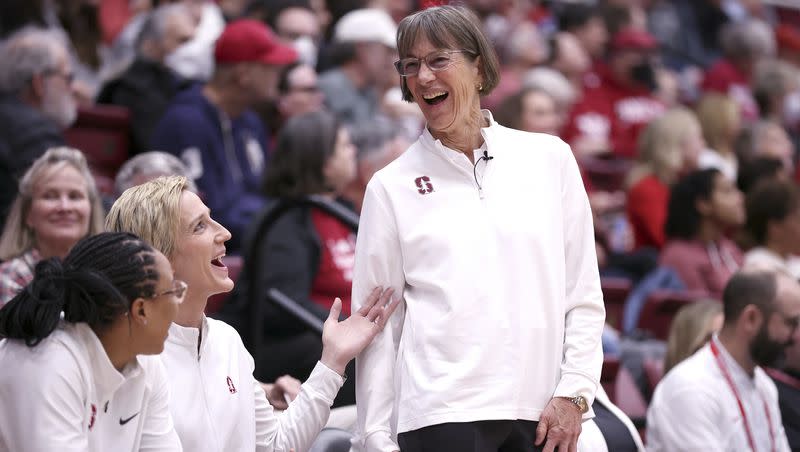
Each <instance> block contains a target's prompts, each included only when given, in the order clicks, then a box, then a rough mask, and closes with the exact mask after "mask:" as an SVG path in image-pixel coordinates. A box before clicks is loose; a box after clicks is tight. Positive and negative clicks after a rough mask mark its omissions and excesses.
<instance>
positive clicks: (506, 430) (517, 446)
mask: <svg viewBox="0 0 800 452" xmlns="http://www.w3.org/2000/svg"><path fill="white" fill-rule="evenodd" d="M538 424H539V423H538V422H534V421H520V420H516V421H476V422H451V423H446V424H437V425H431V426H428V427H423V428H421V429H418V430H412V431H410V432H403V433H400V434H399V435H397V440H398V442H399V443H400V450H401V451H402V452H443V451H453V452H536V451H541V450H542V447H536V446H535V445H534V444H533V442H534V441H535V440H536V426H537V425H538ZM542 446H544V444H542Z"/></svg>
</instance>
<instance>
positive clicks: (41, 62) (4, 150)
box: [0, 28, 77, 226]
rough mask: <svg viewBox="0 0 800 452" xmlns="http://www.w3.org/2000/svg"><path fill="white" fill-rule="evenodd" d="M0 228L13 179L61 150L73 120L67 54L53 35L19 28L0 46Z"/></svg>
mask: <svg viewBox="0 0 800 452" xmlns="http://www.w3.org/2000/svg"><path fill="white" fill-rule="evenodd" d="M0 62H2V63H0V226H2V224H3V223H4V222H5V217H6V214H7V211H8V207H9V206H10V205H11V202H12V201H13V200H14V198H15V197H16V196H17V185H18V181H19V177H21V175H22V174H23V173H24V172H25V170H27V169H28V167H29V166H30V165H31V164H32V163H33V161H34V160H36V159H37V158H38V157H40V156H41V155H42V154H44V152H45V151H46V150H47V149H49V148H51V147H54V146H62V145H63V144H64V138H63V136H62V134H61V132H62V131H63V130H64V129H66V128H67V127H69V126H70V125H71V124H72V123H73V122H74V121H75V117H76V116H77V104H76V101H75V99H74V98H73V95H72V79H73V73H72V68H71V65H70V59H69V54H68V53H67V50H66V48H65V47H64V45H63V44H62V42H61V40H60V39H59V37H58V35H56V34H54V33H52V32H50V31H46V30H43V29H38V28H25V29H22V30H20V31H18V32H17V33H15V34H13V35H11V36H10V37H9V38H8V39H6V40H5V41H4V42H2V44H1V45H0Z"/></svg>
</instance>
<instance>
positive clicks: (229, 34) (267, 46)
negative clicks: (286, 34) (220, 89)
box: [214, 19, 297, 65]
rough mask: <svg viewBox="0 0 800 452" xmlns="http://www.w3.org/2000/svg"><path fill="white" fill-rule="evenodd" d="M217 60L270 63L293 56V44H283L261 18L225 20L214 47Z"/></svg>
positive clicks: (223, 61)
mask: <svg viewBox="0 0 800 452" xmlns="http://www.w3.org/2000/svg"><path fill="white" fill-rule="evenodd" d="M214 60H215V61H216V62H217V64H226V63H243V62H258V63H266V64H274V65H283V64H289V63H293V62H294V61H295V60H297V52H296V51H295V50H294V48H292V47H290V46H288V45H286V44H284V43H283V42H281V40H280V39H278V37H277V36H275V34H274V33H272V30H270V29H269V27H267V26H266V25H264V23H263V22H261V21H258V20H252V19H242V20H237V21H235V22H231V23H230V24H228V25H227V26H226V27H225V29H224V30H223V31H222V34H221V35H220V37H219V38H218V39H217V43H216V45H215V47H214Z"/></svg>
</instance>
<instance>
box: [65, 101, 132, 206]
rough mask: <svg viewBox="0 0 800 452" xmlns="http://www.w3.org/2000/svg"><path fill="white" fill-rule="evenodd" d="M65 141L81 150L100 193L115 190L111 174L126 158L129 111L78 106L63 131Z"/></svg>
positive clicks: (115, 173) (109, 193) (128, 135)
mask: <svg viewBox="0 0 800 452" xmlns="http://www.w3.org/2000/svg"><path fill="white" fill-rule="evenodd" d="M64 138H65V140H66V142H67V144H68V145H69V146H71V147H73V148H75V149H79V150H81V151H82V152H83V153H84V155H85V156H86V160H87V161H88V163H89V168H90V169H91V170H92V174H93V175H94V177H95V180H96V182H97V188H98V189H99V190H100V192H101V193H103V194H106V195H112V194H113V193H114V177H115V176H116V175H117V170H119V167H120V166H122V164H123V163H125V161H126V160H128V146H129V143H130V112H129V111H128V109H127V108H124V107H119V106H115V105H99V104H98V105H92V106H90V107H80V108H79V109H78V117H77V119H76V120H75V123H74V124H73V125H72V126H71V127H70V128H69V129H67V130H65V131H64Z"/></svg>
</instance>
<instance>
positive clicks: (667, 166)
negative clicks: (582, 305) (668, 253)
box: [626, 108, 705, 249]
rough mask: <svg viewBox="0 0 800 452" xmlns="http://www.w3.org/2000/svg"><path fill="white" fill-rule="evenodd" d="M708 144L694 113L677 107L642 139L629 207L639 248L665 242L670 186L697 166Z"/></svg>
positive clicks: (650, 127) (629, 214)
mask: <svg viewBox="0 0 800 452" xmlns="http://www.w3.org/2000/svg"><path fill="white" fill-rule="evenodd" d="M704 147H705V142H704V140H703V135H702V133H701V131H700V124H699V123H698V121H697V118H696V117H695V115H694V113H692V112H691V111H689V110H687V109H685V108H677V109H674V110H670V111H669V112H667V113H666V114H665V115H664V116H662V117H660V118H658V119H657V120H655V121H653V122H652V123H650V125H649V126H647V129H645V131H644V132H643V133H642V136H641V139H640V140H639V163H638V164H637V165H636V166H635V167H634V168H633V170H631V173H630V176H629V179H628V186H629V187H630V188H629V189H628V199H627V203H626V209H627V213H628V221H629V222H630V225H631V228H632V229H633V236H634V241H635V247H636V248H641V247H646V246H647V247H653V248H657V249H660V248H661V247H662V246H663V245H664V222H665V220H666V217H667V203H668V201H669V187H670V185H672V184H673V183H674V182H675V181H676V180H677V179H678V178H679V177H680V175H681V174H685V173H686V172H688V171H691V170H693V169H695V168H696V167H697V157H698V155H699V154H700V152H701V151H702V150H703V148H704Z"/></svg>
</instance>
